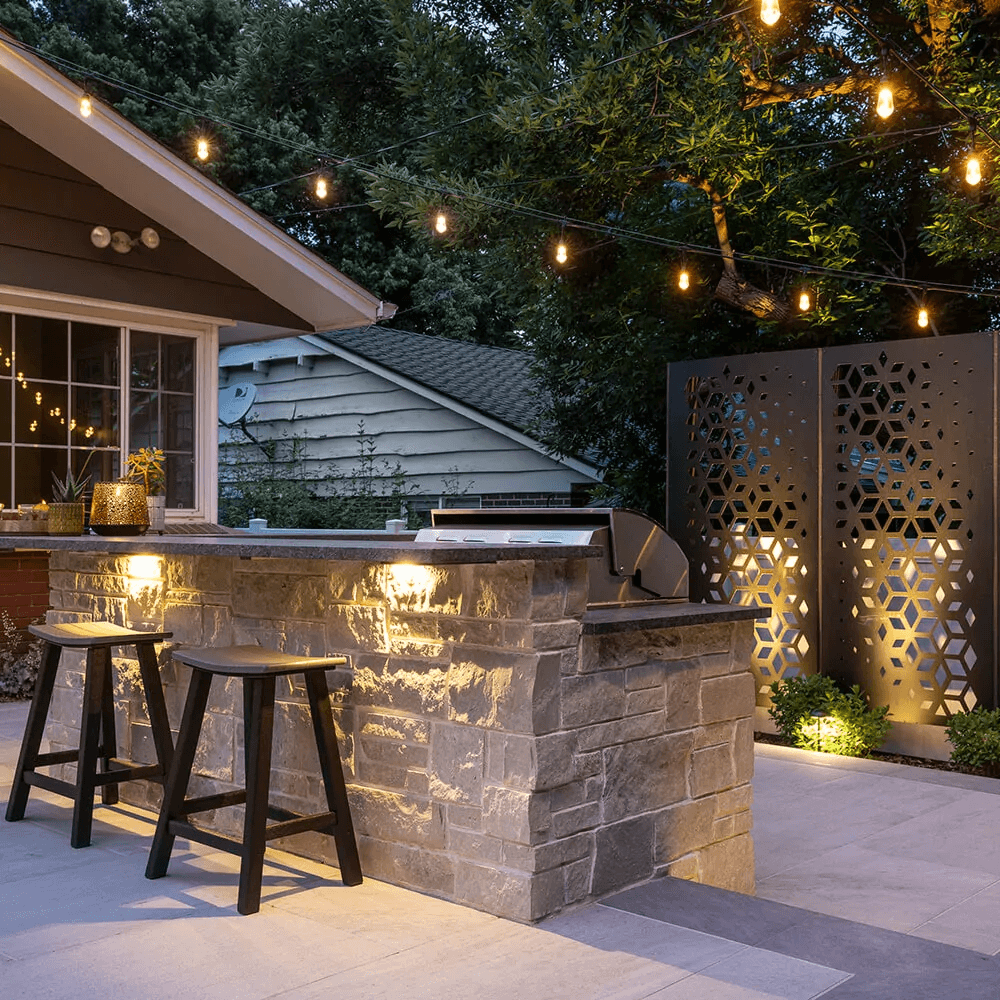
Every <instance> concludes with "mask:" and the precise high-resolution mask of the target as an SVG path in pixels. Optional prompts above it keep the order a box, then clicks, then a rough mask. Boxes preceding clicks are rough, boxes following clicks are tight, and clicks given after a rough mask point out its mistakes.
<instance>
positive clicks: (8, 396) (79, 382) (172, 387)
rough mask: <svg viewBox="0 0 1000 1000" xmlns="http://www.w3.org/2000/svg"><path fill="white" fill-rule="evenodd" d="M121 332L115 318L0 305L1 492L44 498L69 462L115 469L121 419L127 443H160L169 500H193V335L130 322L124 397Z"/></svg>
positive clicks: (104, 471)
mask: <svg viewBox="0 0 1000 1000" xmlns="http://www.w3.org/2000/svg"><path fill="white" fill-rule="evenodd" d="M124 338H125V331H124V330H123V329H122V328H121V327H117V326H108V325H105V324H100V323H87V322H77V321H72V322H70V321H66V320H56V319H51V318H46V317H38V316H26V315H22V314H20V313H17V314H12V313H6V312H0V502H2V503H3V504H5V505H7V506H10V505H12V504H16V503H37V502H38V501H39V500H41V499H47V500H50V499H51V498H52V473H53V472H55V473H56V475H58V476H59V478H60V479H62V478H64V477H65V475H66V472H67V470H68V469H70V468H71V469H72V470H73V472H74V473H75V474H76V475H79V474H80V473H81V471H83V470H84V467H85V466H86V468H85V471H83V474H84V475H89V476H91V481H92V482H99V481H109V480H113V479H116V478H117V477H118V476H119V475H120V474H121V460H122V451H121V448H122V444H123V441H122V420H123V419H127V420H128V422H129V424H128V426H129V432H130V440H129V445H130V447H131V448H132V449H133V450H135V449H138V448H161V449H163V450H164V452H165V453H166V458H167V462H166V467H167V503H168V506H169V507H172V508H175V509H176V508H179V507H180V508H190V507H193V506H194V498H195V466H194V442H195V419H194V414H195V398H194V393H195V375H194V366H195V361H196V355H195V349H196V343H195V339H194V338H192V337H179V336H172V335H168V334H160V333H153V332H150V331H144V330H135V331H130V332H129V341H128V342H129V343H130V344H131V351H130V354H129V358H128V368H127V388H128V389H129V390H130V395H129V396H127V397H126V398H125V399H123V398H122V391H121V390H122V387H121V380H122V375H123V372H122V347H123V344H124V343H125V339H124ZM19 373H20V374H19ZM123 411H124V412H123ZM95 449H96V450H95Z"/></svg>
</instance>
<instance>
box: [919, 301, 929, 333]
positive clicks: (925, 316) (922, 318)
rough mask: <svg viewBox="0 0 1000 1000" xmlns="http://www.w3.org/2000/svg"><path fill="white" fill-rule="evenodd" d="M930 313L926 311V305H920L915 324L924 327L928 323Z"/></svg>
mask: <svg viewBox="0 0 1000 1000" xmlns="http://www.w3.org/2000/svg"><path fill="white" fill-rule="evenodd" d="M930 321H931V318H930V314H929V313H928V312H927V306H921V307H920V311H919V312H918V313H917V326H919V327H920V328H921V329H925V328H926V327H927V325H928V324H929V323H930Z"/></svg>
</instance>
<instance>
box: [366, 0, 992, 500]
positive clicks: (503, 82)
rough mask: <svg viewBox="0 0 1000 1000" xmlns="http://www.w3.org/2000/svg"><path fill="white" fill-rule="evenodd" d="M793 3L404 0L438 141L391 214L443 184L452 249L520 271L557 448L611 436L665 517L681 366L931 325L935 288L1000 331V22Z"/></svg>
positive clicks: (933, 6)
mask: <svg viewBox="0 0 1000 1000" xmlns="http://www.w3.org/2000/svg"><path fill="white" fill-rule="evenodd" d="M784 7H785V11H784V14H783V16H782V17H781V19H780V20H779V21H778V22H777V24H776V25H774V26H773V27H768V26H766V25H764V24H763V23H762V21H761V19H760V16H759V13H760V8H759V6H757V5H756V4H753V5H749V6H746V5H740V4H737V3H730V2H705V0H679V2H676V3H671V4H662V3H653V2H642V0H639V2H632V3H627V4H618V3H585V2H579V0H557V2H548V0H547V2H537V3H527V4H524V5H522V6H519V7H518V8H517V10H516V12H514V13H511V12H510V11H507V10H500V9H498V8H496V7H495V5H493V4H491V3H488V2H480V3H478V4H473V5H471V6H470V4H469V3H468V2H467V0H462V2H461V3H450V2H448V0H445V2H435V3H433V4H425V5H422V6H420V7H418V9H417V10H416V11H414V9H413V8H412V6H411V4H410V3H409V2H408V0H405V2H403V3H401V4H400V6H398V8H397V10H396V25H397V31H398V32H399V35H400V38H401V46H400V61H399V66H398V72H399V81H400V83H399V85H400V86H401V87H402V88H403V91H404V92H415V91H416V90H417V89H418V88H419V89H420V91H421V93H422V94H423V95H424V97H425V101H424V105H423V106H424V108H425V109H426V115H427V117H426V119H425V130H426V131H428V132H431V133H432V134H430V135H429V136H428V137H427V138H425V139H423V140H421V141H420V143H419V144H418V145H419V162H420V164H421V168H422V172H421V174H420V177H415V176H413V175H412V174H410V173H409V171H408V169H407V168H406V167H404V166H399V165H389V164H388V163H387V164H386V168H387V169H386V171H385V172H384V175H383V177H382V178H381V179H379V180H377V181H376V183H375V184H374V191H375V194H376V196H377V197H378V199H379V201H378V204H379V206H380V208H381V209H382V211H383V212H386V213H394V214H395V215H396V216H397V217H398V218H400V219H401V220H403V221H405V222H407V223H409V224H410V225H411V226H413V227H414V228H419V227H421V226H422V225H423V219H424V217H425V216H426V214H427V213H428V212H431V211H435V210H437V206H439V205H440V204H441V203H442V201H443V202H444V203H446V204H447V205H448V207H449V210H450V211H452V212H453V213H454V215H455V237H454V241H453V242H454V244H455V245H457V246H467V245H478V246H480V247H481V248H483V252H484V253H489V254H492V255H495V256H498V257H501V258H505V259H506V260H507V262H508V264H507V266H508V270H509V272H510V273H515V269H516V270H517V271H518V272H519V273H520V275H521V278H522V282H523V288H524V289H525V292H524V298H523V306H522V311H521V314H520V320H521V322H522V324H523V327H524V330H525V337H526V340H527V342H528V343H530V345H531V346H532V349H533V350H534V351H535V353H536V356H537V357H538V359H539V371H540V373H541V375H542V377H543V378H544V380H545V382H546V384H547V386H548V387H549V389H550V391H551V392H552V394H553V398H554V399H555V400H556V402H555V404H554V407H553V415H554V418H555V423H554V426H553V428H552V434H551V440H552V442H553V443H554V444H556V445H557V446H560V447H563V448H567V449H569V450H574V449H585V448H590V449H594V450H596V451H597V452H598V454H599V455H601V456H602V457H603V458H604V460H605V461H606V462H607V466H608V473H609V475H608V479H609V483H610V484H611V486H612V487H613V488H614V489H616V490H618V491H619V494H620V495H621V496H622V497H623V498H624V499H625V500H626V501H627V502H631V503H635V504H637V505H639V506H642V507H645V508H646V509H649V510H654V511H657V512H662V510H663V499H662V482H663V476H662V462H663V449H664V443H663V437H664V432H663V421H664V417H663V414H664V380H663V366H664V363H665V362H666V361H669V360H673V359H680V358H685V357H693V356H694V357H696V356H704V355H710V354H716V355H718V354H726V353H738V352H745V351H760V350H767V349H773V348H776V347H789V346H797V345H801V346H807V345H817V344H829V343H838V342H849V341H853V340H858V339H876V338H899V337H907V336H913V335H920V334H922V333H923V332H924V331H921V330H920V328H919V327H918V326H917V322H916V321H917V313H918V307H919V306H920V305H922V304H926V305H927V307H928V311H929V313H930V316H931V319H930V321H929V324H928V329H927V331H926V333H927V334H944V333H950V332H966V331H969V330H977V329H988V328H990V327H991V326H992V325H994V323H995V318H996V314H997V308H996V301H997V300H995V299H993V298H992V297H990V293H991V292H994V291H995V290H996V288H995V281H994V279H993V278H992V273H993V272H992V269H991V268H990V266H989V265H991V264H993V263H995V262H996V254H997V249H998V248H997V245H996V243H995V237H996V235H997V233H998V232H1000V212H998V209H997V203H996V193H997V190H998V183H997V182H998V173H997V172H996V171H993V170H992V169H991V168H990V167H989V166H987V167H986V176H985V177H984V180H983V183H982V184H980V185H979V186H978V188H972V187H970V185H968V184H966V183H965V181H964V179H963V177H964V173H963V171H964V166H963V163H964V160H965V157H966V155H967V154H968V152H969V151H970V148H971V147H972V145H973V143H975V144H976V146H977V147H978V148H979V150H980V152H981V154H982V158H983V162H984V164H989V163H990V162H991V160H992V159H993V158H994V157H995V154H996V152H997V150H998V149H1000V146H997V145H995V143H994V140H995V138H996V137H997V136H998V135H1000V133H998V132H997V131H996V129H997V125H998V117H1000V74H998V72H997V69H998V67H997V55H998V52H997V46H998V40H997V37H996V33H995V27H996V22H995V20H994V19H993V16H992V13H991V12H990V11H987V10H985V9H980V8H978V7H976V6H974V5H972V4H969V3H959V2H956V0H946V2H933V0H932V2H931V3H929V4H927V3H916V2H909V0H901V2H881V3H879V2H876V3H872V4H868V5H865V6H864V7H863V8H862V7H861V6H852V5H843V6H841V5H837V4H834V5H830V4H819V3H813V2H806V0H788V2H786V3H785V4H784ZM886 83H887V84H889V85H890V87H891V88H892V90H893V92H894V96H895V105H896V110H895V113H894V114H892V115H891V116H890V117H889V118H888V119H886V120H884V121H883V120H882V119H881V118H880V117H879V116H877V115H876V114H875V113H874V106H875V98H876V94H877V92H878V90H879V89H880V88H881V87H882V86H883V85H884V84H886ZM456 120H465V121H466V122H467V123H466V124H464V125H462V126H460V127H449V126H450V125H451V123H454V122H455V121H456ZM974 125H975V126H976V129H977V131H976V132H975V134H974V129H973V126H974ZM427 176H432V177H434V178H435V180H436V181H437V185H436V186H435V187H427V188H424V189H423V191H422V194H421V195H420V196H419V197H418V196H415V195H414V193H413V192H414V190H415V189H416V190H420V188H419V182H420V179H421V178H426V177H427ZM557 240H564V242H565V243H566V245H567V247H568V252H569V259H568V260H567V262H566V264H565V265H559V264H558V263H556V262H555V261H554V260H553V258H552V256H551V251H549V253H548V254H546V245H547V244H546V241H547V243H548V246H549V247H551V245H552V244H553V243H554V242H556V241H557ZM684 248H686V250H685V249H684ZM685 257H686V261H685ZM682 264H684V266H686V267H687V268H689V270H690V272H691V285H692V287H691V289H690V290H689V291H688V292H687V293H681V292H680V290H679V289H678V288H677V273H678V271H679V269H680V267H681V266H682ZM857 275H863V276H865V277H864V278H863V280H857V278H856V276H857ZM949 286H962V287H967V288H969V289H975V290H978V292H979V294H978V295H967V294H956V295H951V294H944V293H943V292H940V291H935V289H940V288H943V287H949ZM803 289H805V290H808V293H809V299H810V305H811V308H810V309H809V311H807V312H805V313H802V312H800V311H799V310H798V309H797V300H798V297H799V294H800V292H801V291H802V290H803ZM692 293H695V294H692ZM925 300H926V301H925Z"/></svg>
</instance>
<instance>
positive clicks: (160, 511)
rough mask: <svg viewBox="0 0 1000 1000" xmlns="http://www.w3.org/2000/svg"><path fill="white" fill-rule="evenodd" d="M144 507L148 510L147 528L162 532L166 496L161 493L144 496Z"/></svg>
mask: <svg viewBox="0 0 1000 1000" xmlns="http://www.w3.org/2000/svg"><path fill="white" fill-rule="evenodd" d="M146 508H147V510H148V512H149V530H150V531H159V532H161V533H162V531H163V528H164V525H165V523H166V520H165V515H166V509H167V498H166V497H165V496H162V495H161V496H155V497H146Z"/></svg>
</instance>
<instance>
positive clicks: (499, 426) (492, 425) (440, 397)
mask: <svg viewBox="0 0 1000 1000" xmlns="http://www.w3.org/2000/svg"><path fill="white" fill-rule="evenodd" d="M330 347H331V348H332V350H331V353H332V354H335V355H337V357H339V358H341V359H342V360H344V361H349V362H350V363H351V364H353V365H357V366H358V367H359V368H364V369H365V370H366V371H370V372H372V374H374V375H380V376H381V377H382V378H384V379H387V380H388V381H390V382H393V383H395V384H396V385H398V386H399V387H400V388H401V389H407V390H409V391H410V392H414V393H416V394H417V395H418V396H423V398H424V399H427V400H430V402H432V403H437V404H438V405H439V406H444V407H446V408H447V409H449V410H452V411H453V412H455V413H458V414H461V415H462V416H463V417H467V418H468V419H469V420H473V421H475V422H476V423H477V424H481V425H482V426H483V427H486V428H489V430H491V431H495V432H496V433H497V434H502V435H503V436H504V437H506V438H510V440H511V441H514V442H516V443H517V444H519V445H522V446H524V447H525V448H530V449H531V450H532V451H535V452H537V453H538V454H539V455H544V456H545V457H546V458H549V459H552V461H554V462H559V463H561V464H562V465H565V466H566V467H567V468H568V469H572V470H573V471H574V472H579V473H580V475H582V476H587V477H589V478H590V479H596V480H598V481H600V478H601V476H600V473H599V472H598V470H597V469H596V468H595V467H594V466H592V465H588V464H587V463H586V462H581V461H580V460H579V459H577V458H569V457H567V458H557V457H556V456H555V455H553V454H552V452H551V451H549V450H548V449H547V448H546V447H545V446H544V445H543V444H542V443H541V442H540V441H536V440H535V439H534V438H532V437H528V435H527V434H524V433H522V432H521V431H519V430H516V429H515V428H513V427H511V426H509V425H508V424H505V423H503V422H502V421H500V420H497V419H496V418H495V417H490V416H487V415H486V414H485V413H481V412H480V411H479V410H476V409H474V408H473V407H471V406H467V405H466V404H465V403H460V402H459V401H458V400H456V399H453V398H452V397H451V396H447V395H445V394H444V393H443V392H438V391H437V390H436V389H431V388H429V387H428V386H426V385H423V384H422V383H420V382H417V381H415V380H414V379H411V378H407V377H406V376H405V375H401V374H400V373H399V372H396V371H393V370H392V369H391V368H386V367H385V365H380V364H379V363H378V362H376V361H372V360H371V359H370V358H366V357H364V356H363V355H360V354H357V353H355V352H354V351H351V350H349V349H348V348H346V347H342V346H341V345H340V344H333V343H331V344H330Z"/></svg>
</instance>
